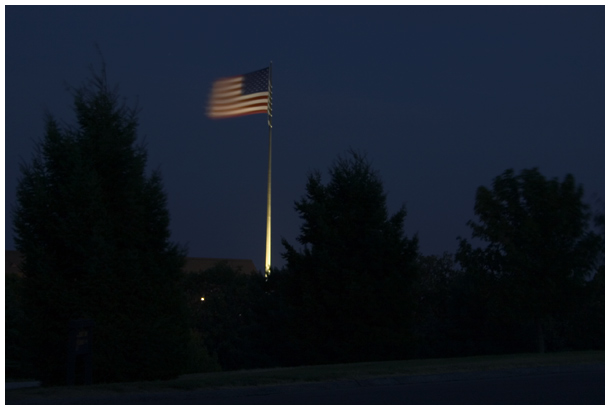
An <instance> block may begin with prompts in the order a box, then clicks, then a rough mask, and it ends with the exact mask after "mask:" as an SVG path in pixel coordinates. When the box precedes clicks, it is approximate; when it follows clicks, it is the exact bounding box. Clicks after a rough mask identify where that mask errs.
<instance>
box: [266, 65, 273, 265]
mask: <svg viewBox="0 0 610 410" xmlns="http://www.w3.org/2000/svg"><path fill="white" fill-rule="evenodd" d="M272 63H273V61H271V62H269V105H268V107H269V108H268V111H267V113H268V114H267V123H268V124H269V169H268V170H267V246H266V249H265V277H267V276H268V275H269V273H270V271H271V129H272V128H273V125H272V121H271V120H272V118H273V114H272V102H273V99H272V96H273V85H272V82H271V64H272Z"/></svg>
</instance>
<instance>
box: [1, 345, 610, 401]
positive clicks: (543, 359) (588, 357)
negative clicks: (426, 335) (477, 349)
mask: <svg viewBox="0 0 610 410" xmlns="http://www.w3.org/2000/svg"><path fill="white" fill-rule="evenodd" d="M588 363H604V351H603V350H601V351H583V352H559V353H546V354H533V353H532V354H515V355H504V356H473V357H459V358H445V359H426V360H403V361H388V362H366V363H347V364H332V365H323V366H300V367H285V368H273V369H256V370H242V371H231V372H217V373H201V374H188V375H183V376H180V377H179V378H177V379H174V380H166V381H150V382H133V383H112V384H96V385H90V386H73V387H68V386H61V387H48V388H28V389H19V390H5V393H6V399H11V400H19V399H20V398H26V397H40V398H43V397H44V398H53V397H71V396H84V395H91V396H104V395H112V394H122V393H142V392H152V391H156V392H161V391H172V390H173V391H176V390H194V389H203V388H227V387H238V386H263V385H277V384H290V383H309V382H318V381H330V380H349V379H352V380H353V379H365V378H370V377H380V376H390V375H424V374H439V373H454V372H472V371H483V370H496V369H510V368H517V367H539V366H555V365H571V364H588Z"/></svg>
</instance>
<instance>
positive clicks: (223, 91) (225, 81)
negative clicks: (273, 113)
mask: <svg viewBox="0 0 610 410" xmlns="http://www.w3.org/2000/svg"><path fill="white" fill-rule="evenodd" d="M268 110H269V68H263V69H262V70H258V71H254V72H251V73H248V74H244V75H237V76H233V77H226V78H220V79H218V80H216V81H215V82H214V84H213V85H212V94H211V95H210V102H209V104H208V117H210V118H231V117H239V116H241V115H250V114H263V113H266V112H268Z"/></svg>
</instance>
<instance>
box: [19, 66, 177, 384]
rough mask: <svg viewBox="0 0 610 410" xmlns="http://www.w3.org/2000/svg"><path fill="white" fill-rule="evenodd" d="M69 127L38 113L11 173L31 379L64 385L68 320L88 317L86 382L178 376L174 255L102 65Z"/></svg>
mask: <svg viewBox="0 0 610 410" xmlns="http://www.w3.org/2000/svg"><path fill="white" fill-rule="evenodd" d="M73 96H74V110H75V113H76V124H75V125H74V126H70V127H64V128H63V129H62V128H61V127H60V126H59V125H58V122H57V121H56V120H55V119H54V118H53V117H52V116H50V115H49V116H48V118H47V119H46V127H45V134H44V138H43V139H42V140H41V141H40V143H39V144H38V147H37V148H38V149H37V152H36V154H35V155H34V158H33V159H32V161H31V163H29V164H24V165H22V177H21V179H20V181H19V185H18V188H17V201H18V203H17V205H16V208H15V210H14V236H15V244H16V247H17V250H18V251H19V252H20V253H21V254H22V256H23V264H22V267H21V269H22V271H23V273H24V275H25V296H24V298H25V302H24V303H25V309H26V313H27V315H28V318H29V320H31V322H32V328H31V334H30V337H29V339H30V340H31V346H30V348H31V349H32V351H33V352H35V353H36V354H35V359H34V360H35V366H36V368H37V369H38V371H39V376H40V378H41V380H42V381H43V382H44V383H46V384H57V383H62V382H65V380H66V360H67V346H66V344H67V342H66V341H67V335H68V323H69V321H71V320H74V319H80V318H87V319H92V320H94V322H95V328H94V331H93V339H92V342H93V344H92V346H93V378H94V381H97V382H110V381H125V380H137V379H161V378H168V377H173V376H176V375H178V374H179V373H180V371H181V370H182V369H183V365H184V361H185V349H184V347H185V346H186V344H187V338H188V325H187V315H186V314H185V305H184V298H183V297H182V294H181V288H180V278H181V267H182V265H183V264H184V258H185V251H184V249H182V248H181V247H179V246H178V245H177V244H174V243H172V242H170V240H169V237H170V231H169V213H168V211H167V208H166V196H165V193H164V191H163V187H162V181H161V177H160V175H159V173H158V172H153V173H152V175H150V176H147V173H146V169H145V168H146V160H147V154H146V151H145V149H144V147H143V145H141V144H140V143H138V141H137V126H138V119H137V110H136V109H135V108H132V107H128V106H127V105H126V104H125V102H124V101H122V100H120V99H119V95H118V93H117V91H116V90H115V89H110V88H109V87H108V83H107V80H106V73H105V69H104V68H102V70H101V72H100V73H94V74H93V77H92V79H91V80H90V81H89V82H88V83H86V84H85V85H84V86H82V87H80V88H77V89H75V90H73Z"/></svg>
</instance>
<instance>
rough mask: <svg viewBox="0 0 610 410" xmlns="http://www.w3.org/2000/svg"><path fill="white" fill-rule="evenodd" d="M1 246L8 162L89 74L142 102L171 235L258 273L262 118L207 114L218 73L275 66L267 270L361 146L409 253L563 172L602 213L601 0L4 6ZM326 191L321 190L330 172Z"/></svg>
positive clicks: (11, 196)
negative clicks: (314, 175)
mask: <svg viewBox="0 0 610 410" xmlns="http://www.w3.org/2000/svg"><path fill="white" fill-rule="evenodd" d="M5 23H6V27H5V87H6V91H5V117H6V120H5V121H6V122H5V241H6V249H14V241H13V231H12V218H11V209H12V207H13V206H14V205H15V201H16V196H15V191H16V186H17V179H18V177H19V175H20V172H19V163H20V162H21V161H27V162H29V161H30V160H31V158H32V154H33V151H34V147H35V142H36V141H37V140H39V139H40V138H41V137H42V136H43V120H44V113H45V111H48V112H50V113H51V114H53V115H54V116H55V117H56V118H58V119H59V120H61V121H64V122H66V123H69V124H73V123H74V115H73V111H72V107H71V104H72V97H71V95H70V94H69V92H67V91H66V84H70V85H73V86H79V85H81V84H82V83H84V82H85V81H86V80H87V79H88V78H89V75H90V67H91V66H93V67H94V68H99V66H100V61H101V59H100V57H99V54H98V53H97V51H96V49H95V44H96V43H97V44H98V45H99V47H100V49H101V51H102V53H103V55H104V59H105V61H106V64H107V70H108V78H109V82H110V83H111V84H118V86H119V92H120V94H121V95H122V96H124V97H126V98H127V101H128V102H129V103H132V104H133V103H135V102H136V101H137V102H138V105H139V107H140V108H141V114H140V116H139V119H140V128H139V136H140V137H141V138H142V139H145V141H146V144H147V150H148V159H149V169H150V170H152V169H156V168H160V169H161V173H162V176H163V183H164V187H165V191H166V193H167V195H168V207H169V211H170V215H171V226H170V228H171V231H172V239H173V240H174V241H176V242H179V243H181V244H185V245H187V246H188V249H189V251H188V255H189V256H192V257H213V258H240V259H242V258H243V259H252V260H253V262H254V264H255V265H256V267H257V268H258V269H263V268H264V256H265V255H264V253H265V226H266V225H265V224H266V200H267V196H266V195H267V192H266V190H267V160H268V156H267V150H268V129H267V118H266V115H263V114H259V115H251V116H246V117H240V118H234V119H226V120H210V119H208V118H207V117H206V116H205V106H206V102H207V98H208V95H209V92H210V87H211V84H212V82H213V81H214V80H215V79H217V78H218V77H224V76H231V75H238V74H244V73H247V72H251V71H255V70H258V69H261V68H264V67H266V66H268V64H269V61H273V91H274V93H273V102H274V105H273V108H274V119H273V125H274V127H273V182H272V197H273V199H272V250H273V252H272V259H271V262H272V265H273V266H278V267H280V266H283V265H284V260H283V259H282V258H281V253H282V252H283V248H282V246H281V238H282V237H284V238H286V239H287V240H288V241H289V242H290V243H291V244H293V245H297V242H296V237H297V235H298V233H299V228H300V225H301V220H300V219H299V218H298V215H297V213H296V212H295V210H294V201H295V200H298V199H299V198H300V197H301V196H302V195H304V193H305V182H306V177H307V174H308V172H310V171H311V170H314V169H319V170H321V171H323V174H324V175H325V176H326V177H327V176H328V173H327V172H326V171H327V169H328V167H329V166H330V165H331V163H332V161H333V160H334V159H335V158H336V157H337V155H340V154H345V152H346V151H347V150H349V149H350V148H353V149H354V150H357V151H360V152H362V153H366V154H367V157H368V158H369V160H370V161H371V162H372V164H373V167H374V168H375V169H377V170H378V171H379V173H380V176H381V177H382V179H383V182H384V186H385V190H386V192H387V193H388V209H389V212H390V213H394V212H396V211H397V210H398V209H399V207H400V205H401V204H402V203H404V204H405V205H406V207H407V213H408V214H407V218H406V223H405V232H406V234H407V235H409V236H412V235H413V234H415V233H417V234H418V236H419V238H420V251H421V252H422V253H423V254H426V255H428V254H442V253H443V252H445V251H447V252H454V251H455V250H456V248H457V240H456V237H457V236H463V237H467V238H470V230H469V229H468V228H467V226H466V222H467V221H468V220H469V219H472V218H473V217H474V213H473V207H474V196H475V191H476V189H477V187H478V186H480V185H486V186H489V185H490V183H491V181H492V179H493V178H494V177H496V176H497V175H499V174H501V173H502V172H503V171H504V170H506V169H507V168H514V169H515V170H516V171H521V170H522V169H524V168H531V167H538V168H539V169H540V171H541V172H542V174H543V175H545V176H546V177H548V178H551V177H557V178H560V179H563V177H564V176H565V175H566V174H567V173H572V174H573V175H574V176H575V178H576V181H577V182H578V183H580V184H583V185H584V189H585V201H586V202H588V203H589V204H591V205H592V206H593V207H594V209H600V210H601V209H603V200H604V197H605V191H604V102H605V99H604V98H605V97H604V91H605V90H604V75H605V72H604V52H605V48H604V6H537V7H533V6H454V7H449V6H425V7H424V6H378V7H371V6H334V7H322V6H291V7H289V6H256V7H255V6H252V7H250V6H249V7H246V6H180V7H177V6H174V7H167V6H130V7H127V6H96V7H93V6H54V7H43V6H6V7H5ZM325 181H328V178H326V179H325Z"/></svg>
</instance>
